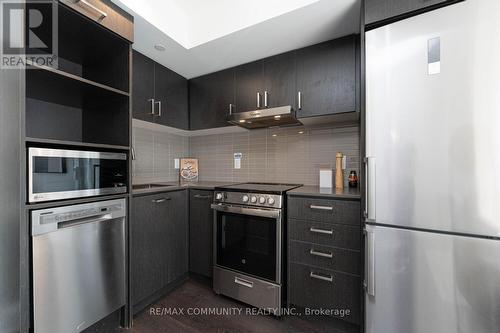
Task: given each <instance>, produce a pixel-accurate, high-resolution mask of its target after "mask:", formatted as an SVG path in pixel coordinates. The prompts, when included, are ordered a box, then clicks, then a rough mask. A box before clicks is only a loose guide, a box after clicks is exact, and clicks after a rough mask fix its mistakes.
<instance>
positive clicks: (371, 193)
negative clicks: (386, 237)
mask: <svg viewBox="0 0 500 333" xmlns="http://www.w3.org/2000/svg"><path fill="white" fill-rule="evenodd" d="M364 162H365V213H364V215H365V217H366V219H367V220H368V221H375V219H376V210H375V200H376V199H375V186H376V183H375V176H376V173H375V170H376V169H375V168H376V165H375V157H365V159H364Z"/></svg>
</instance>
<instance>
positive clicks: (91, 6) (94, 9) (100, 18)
mask: <svg viewBox="0 0 500 333" xmlns="http://www.w3.org/2000/svg"><path fill="white" fill-rule="evenodd" d="M76 3H81V4H84V5H85V6H87V7H88V8H90V9H92V10H93V11H95V12H98V13H99V14H100V15H101V17H99V20H102V19H104V18H106V17H107V16H108V14H107V13H106V12H103V11H102V10H100V9H99V8H97V7H96V6H94V5H92V4H91V3H89V2H87V1H86V0H77V1H76Z"/></svg>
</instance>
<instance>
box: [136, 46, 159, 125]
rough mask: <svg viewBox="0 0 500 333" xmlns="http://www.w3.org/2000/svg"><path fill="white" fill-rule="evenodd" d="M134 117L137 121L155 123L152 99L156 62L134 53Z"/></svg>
mask: <svg viewBox="0 0 500 333" xmlns="http://www.w3.org/2000/svg"><path fill="white" fill-rule="evenodd" d="M132 63H133V69H132V72H133V75H132V80H133V81H132V115H133V117H134V118H136V119H140V120H145V121H149V122H155V121H156V117H155V116H154V115H152V113H151V112H152V104H151V102H150V100H151V99H153V98H154V81H155V78H154V67H155V65H154V61H153V60H151V59H149V58H148V57H146V56H144V55H142V54H140V53H139V52H137V51H134V52H133V62H132Z"/></svg>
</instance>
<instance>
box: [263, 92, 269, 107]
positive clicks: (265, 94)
mask: <svg viewBox="0 0 500 333" xmlns="http://www.w3.org/2000/svg"><path fill="white" fill-rule="evenodd" d="M268 95H269V94H268V92H267V90H266V91H264V107H266V108H267V107H268V106H269V105H268V103H267V100H268Z"/></svg>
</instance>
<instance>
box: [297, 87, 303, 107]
mask: <svg viewBox="0 0 500 333" xmlns="http://www.w3.org/2000/svg"><path fill="white" fill-rule="evenodd" d="M297 104H298V105H297V108H298V109H299V110H302V92H300V91H299V92H298V93H297Z"/></svg>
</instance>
